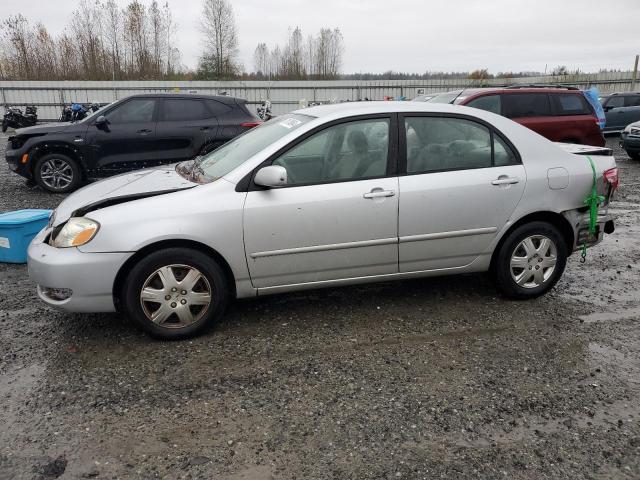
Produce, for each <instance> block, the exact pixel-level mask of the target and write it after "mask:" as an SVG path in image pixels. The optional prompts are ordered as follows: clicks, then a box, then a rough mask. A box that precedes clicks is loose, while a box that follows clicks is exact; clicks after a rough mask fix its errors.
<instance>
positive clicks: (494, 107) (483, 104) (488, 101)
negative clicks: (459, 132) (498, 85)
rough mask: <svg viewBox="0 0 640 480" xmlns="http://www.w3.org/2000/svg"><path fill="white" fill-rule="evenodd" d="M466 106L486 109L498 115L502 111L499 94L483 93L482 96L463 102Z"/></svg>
mask: <svg viewBox="0 0 640 480" xmlns="http://www.w3.org/2000/svg"><path fill="white" fill-rule="evenodd" d="M465 106H467V107H473V108H479V109H480V110H487V111H488V112H493V113H497V114H498V115H500V113H501V112H502V101H501V99H500V95H484V96H482V97H478V98H474V99H473V100H471V101H470V102H469V103H467V104H465Z"/></svg>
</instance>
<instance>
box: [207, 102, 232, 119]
mask: <svg viewBox="0 0 640 480" xmlns="http://www.w3.org/2000/svg"><path fill="white" fill-rule="evenodd" d="M207 106H208V107H209V110H211V113H212V114H213V116H214V117H217V116H218V115H222V114H224V113H227V112H228V111H230V110H231V107H230V106H229V105H225V104H224V103H222V102H218V101H217V100H207Z"/></svg>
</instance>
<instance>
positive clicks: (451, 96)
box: [427, 90, 462, 103]
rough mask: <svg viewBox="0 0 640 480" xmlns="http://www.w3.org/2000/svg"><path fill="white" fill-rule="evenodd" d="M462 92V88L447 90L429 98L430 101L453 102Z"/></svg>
mask: <svg viewBox="0 0 640 480" xmlns="http://www.w3.org/2000/svg"><path fill="white" fill-rule="evenodd" d="M461 93H462V90H457V91H455V92H447V93H441V94H440V95H436V96H435V97H433V98H430V99H429V100H427V102H429V103H453V101H454V100H455V99H456V98H458V96H459V95H460V94H461Z"/></svg>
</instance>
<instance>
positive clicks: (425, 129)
mask: <svg viewBox="0 0 640 480" xmlns="http://www.w3.org/2000/svg"><path fill="white" fill-rule="evenodd" d="M404 127H405V132H406V136H407V141H406V145H407V173H428V172H438V171H447V170H464V169H472V168H487V167H491V163H492V162H491V132H490V131H489V129H488V128H487V127H485V126H484V125H480V124H479V123H476V122H473V121H470V120H464V119H461V118H438V117H409V118H406V119H405V124H404Z"/></svg>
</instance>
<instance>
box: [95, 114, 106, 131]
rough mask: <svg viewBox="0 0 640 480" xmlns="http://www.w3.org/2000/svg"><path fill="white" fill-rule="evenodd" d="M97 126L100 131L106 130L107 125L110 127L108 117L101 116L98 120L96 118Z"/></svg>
mask: <svg viewBox="0 0 640 480" xmlns="http://www.w3.org/2000/svg"><path fill="white" fill-rule="evenodd" d="M95 125H96V127H98V128H99V129H101V130H104V129H106V128H107V125H109V120H107V117H105V116H104V115H100V116H99V117H98V118H96V124H95Z"/></svg>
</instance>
